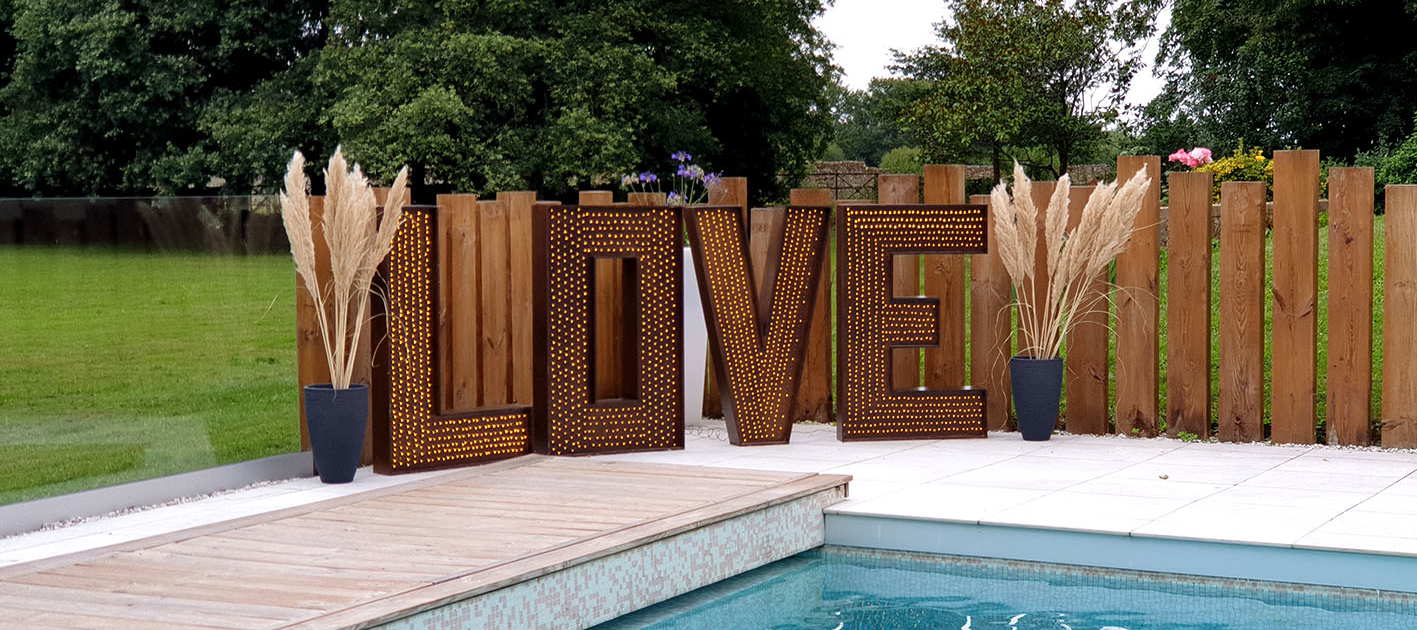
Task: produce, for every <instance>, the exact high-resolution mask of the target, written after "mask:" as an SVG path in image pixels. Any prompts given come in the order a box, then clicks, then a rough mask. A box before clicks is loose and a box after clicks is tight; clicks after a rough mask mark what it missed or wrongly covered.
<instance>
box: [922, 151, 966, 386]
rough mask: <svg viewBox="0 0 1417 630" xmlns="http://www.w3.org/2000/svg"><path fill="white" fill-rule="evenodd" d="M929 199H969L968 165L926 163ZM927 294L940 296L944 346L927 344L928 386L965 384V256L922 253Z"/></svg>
mask: <svg viewBox="0 0 1417 630" xmlns="http://www.w3.org/2000/svg"><path fill="white" fill-rule="evenodd" d="M924 180H925V203H928V204H962V203H964V202H965V197H966V195H965V192H964V165H962V164H926V165H925V177H924ZM921 258H922V259H923V260H924V265H923V267H924V269H925V295H928V296H931V297H935V298H938V299H939V300H940V347H938V348H925V386H926V387H930V388H932V389H955V388H958V387H961V386H963V385H964V383H965V380H964V355H965V350H964V257H963V256H922V257H921Z"/></svg>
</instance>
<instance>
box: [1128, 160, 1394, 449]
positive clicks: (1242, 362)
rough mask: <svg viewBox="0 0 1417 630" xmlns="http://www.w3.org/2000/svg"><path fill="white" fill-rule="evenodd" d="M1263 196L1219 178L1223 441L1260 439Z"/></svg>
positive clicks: (1258, 186) (1255, 187) (1256, 187)
mask: <svg viewBox="0 0 1417 630" xmlns="http://www.w3.org/2000/svg"><path fill="white" fill-rule="evenodd" d="M1264 199H1265V185H1264V184H1263V183H1259V182H1225V183H1223V184H1221V188H1220V206H1221V210H1220V226H1221V227H1220V410H1219V415H1220V428H1219V431H1218V432H1217V434H1218V435H1219V437H1220V439H1221V440H1224V441H1226V442H1256V441H1259V440H1261V439H1264V424H1263V423H1264V209H1265V200H1264ZM1414 306H1417V305H1414ZM1118 428H1120V425H1119V427H1118Z"/></svg>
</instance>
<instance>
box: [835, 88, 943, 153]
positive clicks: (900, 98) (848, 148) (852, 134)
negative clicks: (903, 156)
mask: <svg viewBox="0 0 1417 630" xmlns="http://www.w3.org/2000/svg"><path fill="white" fill-rule="evenodd" d="M929 90H930V82H929V81H917V80H913V79H900V78H876V79H871V83H870V85H869V87H867V88H866V89H865V90H847V89H843V90H841V91H840V94H839V96H838V99H837V103H836V108H835V110H834V111H835V114H836V120H835V123H834V125H833V127H834V129H833V132H834V133H833V137H832V141H833V142H834V143H835V144H836V146H837V147H839V148H840V149H841V151H842V157H843V158H844V159H848V160H861V161H863V162H865V163H867V164H870V165H872V166H879V165H880V163H881V158H882V157H883V156H884V155H885V154H886V153H887V152H889V151H890V150H891V149H894V148H897V147H904V146H914V145H917V144H919V140H918V139H917V138H916V137H915V134H913V133H912V132H911V131H910V130H908V129H906V127H905V126H904V125H903V124H902V122H901V117H902V116H903V115H904V114H905V113H906V112H907V111H908V110H909V109H910V107H911V106H912V105H913V104H914V103H915V101H916V100H919V99H920V98H922V97H924V96H925V95H926V94H928V93H929Z"/></svg>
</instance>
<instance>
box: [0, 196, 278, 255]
mask: <svg viewBox="0 0 1417 630" xmlns="http://www.w3.org/2000/svg"><path fill="white" fill-rule="evenodd" d="M276 203H277V202H276V199H275V197H103V198H93V199H90V198H40V199H0V245H79V246H86V247H88V246H119V247H137V248H146V249H157V250H178V251H207V252H213V253H219V254H242V253H245V254H264V253H279V252H287V251H290V244H289V242H288V241H287V240H286V238H285V228H284V227H283V226H282V224H281V219H280V214H279V213H278V211H277V210H278V208H277V206H276Z"/></svg>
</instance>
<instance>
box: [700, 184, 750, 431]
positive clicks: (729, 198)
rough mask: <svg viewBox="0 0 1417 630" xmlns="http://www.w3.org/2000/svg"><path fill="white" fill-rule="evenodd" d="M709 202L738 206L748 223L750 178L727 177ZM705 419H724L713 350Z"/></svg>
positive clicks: (713, 189) (706, 371)
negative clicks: (714, 371) (715, 375)
mask: <svg viewBox="0 0 1417 630" xmlns="http://www.w3.org/2000/svg"><path fill="white" fill-rule="evenodd" d="M708 202H709V205H711V206H738V207H739V208H742V210H743V225H744V226H747V225H749V223H748V219H749V217H748V178H746V177H725V178H723V181H722V182H721V183H720V184H719V185H717V186H711V187H709V191H708ZM704 359H705V361H706V363H707V365H706V366H705V367H704V417H706V418H722V417H723V401H722V400H721V399H719V397H718V381H716V380H715V377H714V374H713V348H709V349H708V354H707V355H706V356H705V357H704Z"/></svg>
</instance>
